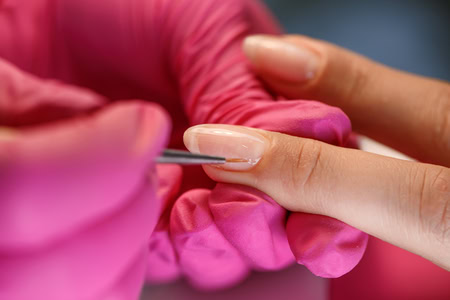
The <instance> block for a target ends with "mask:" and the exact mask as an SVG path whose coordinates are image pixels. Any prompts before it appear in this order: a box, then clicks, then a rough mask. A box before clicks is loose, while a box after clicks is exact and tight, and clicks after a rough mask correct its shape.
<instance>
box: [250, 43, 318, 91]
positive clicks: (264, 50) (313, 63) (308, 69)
mask: <svg viewBox="0 0 450 300" xmlns="http://www.w3.org/2000/svg"><path fill="white" fill-rule="evenodd" d="M243 50H244V52H245V54H246V55H247V57H248V58H249V60H250V62H251V63H252V65H253V67H254V68H255V70H256V71H257V72H260V73H265V74H269V75H272V76H274V77H278V78H280V79H282V80H286V81H291V82H295V83H301V82H304V81H307V80H309V79H312V78H313V77H314V76H315V74H316V73H317V69H318V67H319V61H320V58H319V55H318V54H316V53H314V52H313V51H312V50H310V49H308V48H306V47H303V46H300V45H296V44H292V43H290V42H286V41H283V40H282V39H280V38H277V37H271V36H264V35H253V36H249V37H247V38H246V39H245V40H244V45H243Z"/></svg>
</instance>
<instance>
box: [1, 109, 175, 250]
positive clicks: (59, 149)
mask: <svg viewBox="0 0 450 300" xmlns="http://www.w3.org/2000/svg"><path fill="white" fill-rule="evenodd" d="M168 131H169V124H168V120H167V117H166V115H165V113H164V112H162V110H160V109H159V108H158V107H157V106H154V105H152V104H148V103H147V104H144V103H140V102H127V103H117V104H114V105H111V106H109V107H106V108H105V109H102V110H100V111H99V112H97V113H96V114H93V115H91V116H87V117H83V118H77V119H71V120H68V121H64V122H58V123H53V124H47V125H46V126H41V127H37V128H31V129H26V130H21V131H16V133H15V134H9V135H8V136H9V137H8V138H7V139H0V166H1V167H0V170H1V171H0V194H1V195H2V201H1V202H0V249H2V250H3V251H13V250H17V251H20V250H24V249H26V250H30V249H32V248H33V249H37V248H40V247H44V246H46V245H48V244H50V243H52V242H56V241H57V240H58V239H61V238H63V237H65V236H66V235H68V234H72V233H73V232H75V231H77V230H82V229H83V228H84V227H86V226H89V225H90V224H93V223H95V222H97V220H98V219H99V218H100V217H102V216H105V215H108V214H111V213H112V212H114V211H117V210H119V209H121V208H122V207H123V206H125V205H126V204H127V202H128V197H130V195H132V194H133V193H134V192H135V191H136V189H137V188H138V187H139V186H140V185H142V184H143V182H146V181H148V178H147V177H146V175H145V174H146V173H147V172H148V171H149V169H150V168H151V165H152V164H153V158H154V157H155V156H156V155H157V154H158V153H160V151H161V148H162V147H163V146H164V145H165V144H166V140H167V135H168ZM153 205H155V209H156V210H157V213H159V203H155V204H153ZM156 218H157V215H155V219H156ZM55 224H58V226H55Z"/></svg>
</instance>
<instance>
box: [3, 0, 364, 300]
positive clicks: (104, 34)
mask: <svg viewBox="0 0 450 300" xmlns="http://www.w3.org/2000/svg"><path fill="white" fill-rule="evenodd" d="M8 3H9V4H8V5H11V3H13V4H14V5H12V6H8V7H7V8H8V9H1V10H0V56H1V57H3V58H6V59H7V60H9V61H11V62H13V63H14V64H16V65H17V66H19V67H20V68H22V69H24V70H26V71H28V72H30V73H33V74H35V75H38V76H40V77H46V78H48V77H50V78H58V79H60V80H63V81H65V82H67V83H71V84H75V85H78V86H83V87H86V88H90V89H92V90H94V91H95V92H97V93H99V94H101V95H104V96H105V97H107V98H109V99H113V100H115V99H129V98H139V99H146V100H148V101H155V102H158V103H160V104H161V105H162V106H163V107H165V108H166V109H167V110H168V111H169V113H170V114H171V116H172V119H173V120H174V131H173V133H172V140H171V144H172V145H174V146H180V145H181V144H182V139H181V137H182V136H181V134H180V133H182V132H183V130H184V129H185V128H187V126H189V125H194V124H199V123H227V124H238V125H246V126H252V127H258V128H263V129H268V130H275V131H279V132H283V133H287V134H291V135H296V136H303V137H310V138H315V139H320V140H322V141H325V142H328V143H333V144H336V145H345V143H346V139H347V137H348V134H349V132H350V130H351V128H350V123H349V120H348V118H347V117H346V116H345V115H344V114H343V113H342V111H340V110H339V109H337V108H332V107H329V106H326V105H324V104H321V103H318V102H314V101H303V100H291V101H275V99H274V98H273V97H272V95H271V94H270V93H268V92H267V91H265V89H264V88H263V86H262V85H261V83H260V82H259V81H258V80H257V79H256V78H255V77H254V75H253V74H252V72H251V70H250V69H249V67H248V65H247V62H246V59H245V57H244V55H243V53H242V51H241V43H242V40H243V38H244V37H245V36H246V35H248V34H252V33H277V32H279V30H278V27H277V25H276V22H274V21H273V19H272V18H271V17H270V15H269V14H268V13H267V11H266V10H265V8H263V7H262V6H261V5H260V4H259V3H258V2H257V1H253V0H245V1H242V0H227V1H222V0H204V1H192V0H179V1H171V0H99V1H95V2H92V1H90V0H58V1H48V0H39V1H33V5H29V3H27V2H26V1H19V0H12V1H9V2H8ZM19 12H20V13H19ZM36 24H39V25H40V26H37V25H36ZM17 28H20V30H18V29H17ZM99 37H101V38H99ZM17 49H20V51H17ZM102 104H104V102H102ZM122 105H125V104H124V103H118V104H117V107H121V106H122ZM13 106H14V105H13ZM125 120H126V121H125ZM133 120H141V119H139V118H138V117H137V116H136V115H133V114H130V115H129V116H128V118H127V116H124V119H121V120H120V121H119V120H117V122H116V123H109V124H108V125H107V127H108V128H110V129H112V130H111V132H114V130H119V131H120V129H121V127H122V126H123V124H122V122H125V124H127V122H130V123H131V122H132V121H133ZM148 122H149V123H148V124H152V122H151V121H148ZM89 126H92V125H89ZM146 128H147V130H150V128H148V127H146ZM122 139H123V138H122ZM98 142H99V143H100V142H101V139H99V141H98ZM116 142H117V143H118V144H119V145H121V147H125V146H124V145H122V141H121V140H120V139H119V136H118V138H117V141H116ZM158 145H159V144H158ZM121 147H119V149H123V148H121ZM157 148H158V147H156V146H155V149H157ZM99 149H100V148H99ZM125 149H126V148H125ZM99 153H100V152H99ZM69 161H70V159H69ZM13 169H14V168H13ZM198 172H201V170H199V171H198ZM198 174H200V173H198ZM130 178H132V175H130V177H127V178H126V179H124V180H125V181H127V180H129V179H130ZM160 180H161V181H163V182H164V181H166V182H170V181H174V182H176V181H179V180H181V175H180V176H179V175H177V176H173V177H172V176H171V175H170V174H166V175H163V174H161V175H160ZM182 180H183V183H182V184H181V185H182V187H181V192H184V193H183V194H182V195H181V196H178V195H171V196H168V197H167V198H166V199H171V200H168V202H165V203H168V204H167V206H166V207H165V209H164V210H163V213H162V215H161V218H160V220H159V221H158V225H157V230H156V231H155V235H154V236H152V237H150V243H149V244H147V247H150V249H151V250H152V252H151V253H150V257H149V260H148V264H147V265H148V268H149V271H147V278H148V279H150V280H152V281H166V280H170V279H174V278H176V277H177V276H179V275H182V276H186V278H188V280H189V281H190V282H192V283H193V284H195V285H196V286H197V287H200V288H204V289H213V288H221V287H226V286H230V285H232V284H235V283H237V282H239V281H240V280H242V279H243V278H244V277H245V276H246V274H248V271H249V270H250V269H252V268H254V269H265V270H276V269H280V268H282V267H284V266H285V265H287V264H288V263H289V262H290V261H293V260H294V257H295V258H296V259H297V261H298V262H300V263H304V264H305V265H306V266H307V267H308V268H310V269H311V270H312V271H313V272H314V273H315V274H318V275H321V276H327V277H335V276H340V275H342V274H344V273H345V272H348V271H349V270H350V269H351V268H352V267H354V266H355V264H356V263H357V262H358V260H359V258H360V257H361V256H362V254H363V252H364V249H365V245H366V239H365V238H364V237H365V235H364V234H361V235H358V234H355V233H354V232H355V231H354V229H353V228H351V227H349V226H347V225H345V224H342V223H341V222H339V221H337V220H334V219H330V218H327V217H323V216H314V215H305V216H304V215H301V214H300V215H296V214H291V215H290V216H287V214H286V212H285V211H284V210H283V209H282V208H281V207H279V206H278V205H277V204H276V203H275V202H274V201H273V200H272V199H270V198H268V197H267V196H265V195H262V194H261V193H260V192H258V191H254V190H251V189H246V188H242V187H239V186H234V185H226V184H224V185H220V186H217V187H216V188H215V189H213V191H209V190H206V189H199V188H202V187H210V186H211V181H209V180H208V179H206V178H205V176H204V175H199V176H184V178H183V179H182ZM119 181H120V180H119ZM177 185H178V184H175V185H174V186H177ZM163 186H164V185H162V187H163ZM188 187H189V188H188ZM165 188H167V185H165ZM191 188H194V189H192V190H190V189H191ZM174 189H175V187H174ZM133 190H135V189H133ZM63 197H65V195H63ZM99 197H100V198H101V201H103V200H104V201H108V199H107V198H108V197H109V196H107V197H106V195H100V196H99ZM104 197H105V198H104ZM118 198H120V199H118V200H117V201H118V202H120V201H125V200H124V198H122V196H121V197H118ZM101 201H100V202H101ZM125 202H127V201H125ZM127 203H128V202H127ZM0 205H1V204H0ZM164 205H165V204H164ZM230 207H231V208H232V209H230ZM90 210H91V209H88V211H90ZM157 211H158V212H159V209H157ZM61 213H62V211H61ZM82 215H83V213H81V214H80V219H81V218H85V216H82ZM86 215H88V214H86ZM245 216H252V217H251V218H248V219H246V218H245ZM293 216H295V218H296V220H297V219H299V220H300V221H301V220H304V222H302V224H303V225H304V226H301V227H295V226H294V227H293V228H290V227H288V230H287V232H286V230H285V227H284V226H283V224H286V222H288V224H289V223H291V222H289V221H287V220H286V218H288V219H291V218H293ZM92 217H93V218H94V219H97V220H98V221H99V222H101V220H103V217H101V216H99V215H95V214H93V215H92ZM150 219H152V218H149V221H147V222H148V224H149V225H148V228H147V229H149V230H150V229H152V226H151V224H152V222H153V221H152V220H153V219H152V220H150ZM14 220H15V221H18V220H20V219H17V218H14ZM85 220H87V219H85ZM228 220H234V221H233V222H231V221H228ZM83 222H84V223H83V224H85V225H86V223H87V221H83ZM142 222H143V223H145V221H142ZM249 222H250V223H251V226H253V227H254V228H252V229H250V228H247V227H246V226H250V225H249V224H250V223H249ZM69 223H70V222H68V227H70V226H69V225H70V224H69ZM18 224H20V222H18ZM293 224H295V222H294V223H293ZM308 224H311V225H308ZM141 226H142V224H141ZM144 227H145V226H144ZM330 228H334V229H335V231H331V232H332V234H329V232H330ZM46 230H47V229H46ZM46 230H44V229H43V230H42V232H41V233H40V235H41V236H42V237H45V236H52V235H53V234H52V233H51V230H48V232H47V231H46ZM237 231H239V234H238V232H237ZM139 232H140V234H142V236H141V238H142V240H144V236H145V235H146V233H144V232H142V231H139ZM146 232H148V236H147V239H148V238H149V235H150V232H149V231H146ZM127 234H128V231H123V232H120V233H118V236H117V238H118V239H121V240H125V239H126V235H127ZM305 236H314V237H315V238H316V239H317V240H320V241H321V243H320V245H321V246H320V247H313V248H311V251H309V252H308V251H306V252H305V251H304V249H305V248H304V245H303V244H301V243H298V241H299V240H300V241H302V240H304V237H305ZM338 236H339V238H337V237H338ZM61 237H62V236H61ZM247 238H252V240H255V241H258V242H259V243H258V245H259V247H260V248H262V249H265V250H264V251H263V252H261V251H257V249H256V247H255V246H256V245H253V247H246V246H245V245H244V244H243V243H244V241H245V240H246V239H247ZM158 239H159V240H160V242H155V241H156V240H158ZM343 241H345V242H343ZM29 242H30V241H29V240H27V239H24V240H23V243H29ZM347 242H348V243H347ZM61 243H63V242H62V241H61ZM147 243H148V241H147ZM335 245H336V246H335ZM342 245H344V246H342ZM347 245H350V246H349V247H348V246H347ZM288 246H289V247H288ZM289 248H290V250H291V252H289ZM165 249H171V251H172V252H170V253H171V254H170V255H169V256H168V257H164V256H162V255H153V254H155V253H163V252H164V251H165ZM192 249H195V251H193V250H192ZM109 250H110V251H112V249H109ZM136 251H137V250H136ZM136 253H137V252H136ZM167 253H169V252H167ZM97 254H98V255H100V252H97ZM135 255H137V254H135ZM131 256H132V255H131V254H130V257H131ZM330 259H332V261H333V268H331V269H330V268H328V264H329V263H330ZM6 262H7V261H6ZM6 262H4V263H6ZM202 262H204V263H202ZM0 264H1V263H0ZM131 264H132V263H131V259H130V264H129V265H127V266H125V265H123V266H122V270H121V272H119V270H118V269H117V270H116V271H115V272H110V273H108V274H113V273H114V274H113V275H114V276H116V277H115V278H118V277H117V276H119V275H118V274H119V273H120V274H124V273H125V272H127V271H126V270H132V268H131V267H130V265H131ZM81 265H82V264H81ZM169 266H171V267H170V268H169ZM210 266H215V267H214V268H212V267H210ZM44 267H45V266H44V265H42V268H44ZM24 270H25V269H24ZM105 270H106V268H105ZM167 270H172V271H170V272H167ZM224 270H228V271H227V272H226V274H224V273H223V271H224ZM130 272H133V271H130ZM136 272H138V271H136ZM136 274H137V273H136ZM136 274H135V275H136ZM140 274H141V273H140ZM158 274H160V275H158ZM19 275H20V274H19ZM19 275H17V276H19ZM113 275H111V276H113ZM133 276H134V275H133ZM136 276H137V277H136V278H138V277H139V276H138V275H136ZM140 276H143V275H142V274H141V275H140ZM18 278H20V277H16V279H17V280H18ZM139 278H141V279H142V277H139ZM141 279H139V280H141ZM118 280H119V279H117V280H116V281H115V280H110V281H109V285H108V286H106V284H105V285H102V286H100V285H98V286H96V287H94V285H95V283H92V285H93V286H84V285H81V284H80V286H79V287H78V288H74V287H73V286H69V287H67V290H66V292H67V293H69V294H76V293H78V291H80V290H83V289H86V292H85V293H86V294H85V295H87V294H88V291H90V292H91V297H95V295H96V293H97V291H99V290H102V289H103V290H105V293H106V289H108V287H109V288H110V289H114V286H115V282H119V281H118ZM136 280H138V279H136ZM80 282H81V281H80ZM135 286H138V285H135ZM31 290H32V287H30V291H31ZM10 292H14V290H10ZM129 292H130V293H131V294H132V291H131V290H130V291H129ZM131 294H130V295H131ZM11 295H12V296H11V299H19V298H14V294H11Z"/></svg>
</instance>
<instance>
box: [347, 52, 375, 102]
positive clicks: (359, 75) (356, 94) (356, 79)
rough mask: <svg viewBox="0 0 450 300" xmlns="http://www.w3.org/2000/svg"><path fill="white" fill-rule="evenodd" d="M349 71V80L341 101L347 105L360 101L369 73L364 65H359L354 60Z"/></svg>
mask: <svg viewBox="0 0 450 300" xmlns="http://www.w3.org/2000/svg"><path fill="white" fill-rule="evenodd" d="M350 70H351V71H350V74H351V75H350V76H351V78H349V79H350V80H349V81H348V85H347V88H346V89H345V90H344V93H343V99H345V101H346V102H347V103H348V104H351V103H354V102H356V101H360V100H361V99H362V95H361V94H362V93H363V92H364V91H365V90H366V86H367V84H368V81H369V72H368V71H367V68H366V67H365V64H360V63H359V61H358V60H354V61H353V62H352V64H351V65H350Z"/></svg>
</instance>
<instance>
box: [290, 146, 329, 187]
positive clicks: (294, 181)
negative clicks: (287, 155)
mask: <svg viewBox="0 0 450 300" xmlns="http://www.w3.org/2000/svg"><path fill="white" fill-rule="evenodd" d="M322 152H323V147H322V145H321V143H319V142H317V141H314V140H309V139H306V140H305V141H304V142H302V144H301V145H300V149H297V151H294V152H293V153H296V154H295V156H294V157H293V164H292V165H291V168H290V169H291V172H292V174H291V176H290V178H291V179H290V186H291V187H294V188H301V189H302V190H304V189H305V188H309V187H311V186H312V185H314V184H315V182H317V180H316V178H318V173H319V169H320V167H321V164H322V159H321V157H322Z"/></svg>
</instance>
